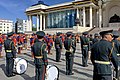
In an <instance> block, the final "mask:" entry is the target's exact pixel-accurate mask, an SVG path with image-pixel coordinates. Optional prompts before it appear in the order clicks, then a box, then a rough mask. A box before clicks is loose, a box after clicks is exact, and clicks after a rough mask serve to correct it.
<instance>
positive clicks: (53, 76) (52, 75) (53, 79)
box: [45, 65, 59, 80]
mask: <svg viewBox="0 0 120 80" xmlns="http://www.w3.org/2000/svg"><path fill="white" fill-rule="evenodd" d="M46 74H47V76H46V77H45V80H58V79H59V69H58V67H56V66H55V65H47V68H46Z"/></svg>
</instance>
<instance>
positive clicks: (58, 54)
mask: <svg viewBox="0 0 120 80" xmlns="http://www.w3.org/2000/svg"><path fill="white" fill-rule="evenodd" d="M60 34H61V33H60V32H58V33H57V37H56V39H55V49H56V62H60V57H61V50H62V40H61V38H60Z"/></svg>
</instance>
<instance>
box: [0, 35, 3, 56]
mask: <svg viewBox="0 0 120 80" xmlns="http://www.w3.org/2000/svg"><path fill="white" fill-rule="evenodd" d="M2 45H3V39H2V34H1V33H0V58H1V57H3V56H2Z"/></svg>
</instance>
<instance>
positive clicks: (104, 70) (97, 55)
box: [91, 30, 118, 80]
mask: <svg viewBox="0 0 120 80" xmlns="http://www.w3.org/2000/svg"><path fill="white" fill-rule="evenodd" d="M112 31H113V30H108V31H102V32H100V35H101V36H102V39H101V40H100V41H99V42H96V43H95V44H94V45H93V46H92V49H91V61H92V63H93V66H94V70H93V80H112V76H111V75H112V70H111V64H110V62H112V63H113V65H114V67H115V68H117V69H118V59H117V56H116V53H115V52H114V50H113V48H114V43H111V41H112V39H113V38H112V36H113V34H112Z"/></svg>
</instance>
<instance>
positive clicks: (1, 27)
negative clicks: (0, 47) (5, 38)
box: [0, 19, 13, 34]
mask: <svg viewBox="0 0 120 80" xmlns="http://www.w3.org/2000/svg"><path fill="white" fill-rule="evenodd" d="M12 29H13V21H11V20H5V19H0V33H2V34H7V33H8V32H11V31H12Z"/></svg>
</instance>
